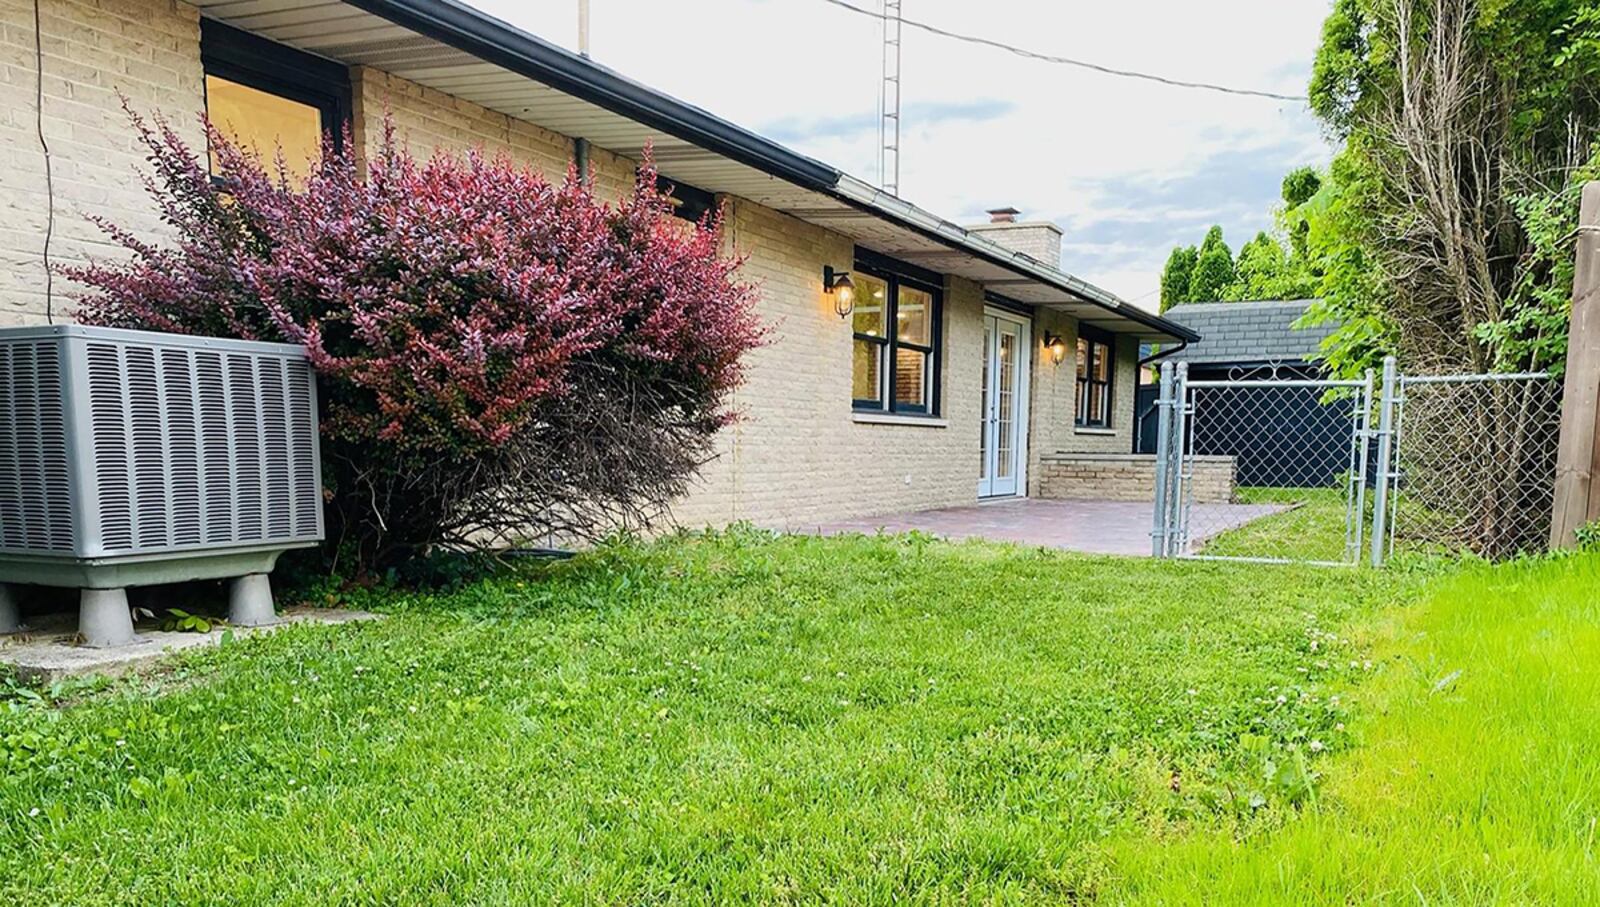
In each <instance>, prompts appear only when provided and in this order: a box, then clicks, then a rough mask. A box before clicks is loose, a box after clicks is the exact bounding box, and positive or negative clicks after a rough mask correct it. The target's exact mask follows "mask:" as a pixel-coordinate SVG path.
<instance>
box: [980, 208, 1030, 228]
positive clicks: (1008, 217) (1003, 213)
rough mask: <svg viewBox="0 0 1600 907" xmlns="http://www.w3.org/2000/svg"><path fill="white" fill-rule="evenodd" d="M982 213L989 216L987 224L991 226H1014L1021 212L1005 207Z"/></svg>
mask: <svg viewBox="0 0 1600 907" xmlns="http://www.w3.org/2000/svg"><path fill="white" fill-rule="evenodd" d="M984 213H985V214H987V215H989V223H991V224H1014V223H1016V222H1017V215H1018V214H1021V213H1022V212H1021V211H1018V210H1017V209H1016V208H1012V207H1010V206H1007V207H1004V208H990V209H989V210H988V211H985V212H984Z"/></svg>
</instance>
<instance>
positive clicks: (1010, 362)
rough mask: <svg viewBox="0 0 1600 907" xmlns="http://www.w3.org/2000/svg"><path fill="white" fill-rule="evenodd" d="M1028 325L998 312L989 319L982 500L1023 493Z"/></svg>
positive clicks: (982, 422) (990, 313) (980, 473)
mask: <svg viewBox="0 0 1600 907" xmlns="http://www.w3.org/2000/svg"><path fill="white" fill-rule="evenodd" d="M1029 349H1030V347H1029V344H1028V323H1027V321H1025V320H1023V319H1021V318H1019V317H1017V316H1014V315H1010V314H1007V313H1003V312H1000V311H998V310H994V309H990V310H986V311H985V312H984V316H983V378H982V384H983V394H982V409H981V410H980V411H979V417H980V418H979V424H980V425H981V427H982V428H981V431H980V435H981V440H980V442H979V444H980V447H981V449H982V453H983V455H982V457H981V463H980V466H979V467H978V497H980V498H992V497H1002V496H1005V495H1015V494H1020V493H1022V492H1023V491H1024V490H1025V489H1026V488H1027V485H1026V483H1025V481H1024V479H1023V475H1022V474H1023V470H1024V468H1025V466H1024V464H1025V463H1026V462H1027V458H1026V457H1025V456H1024V455H1023V448H1024V447H1025V446H1026V443H1027V437H1028V435H1027V425H1028V358H1029V356H1028V353H1029Z"/></svg>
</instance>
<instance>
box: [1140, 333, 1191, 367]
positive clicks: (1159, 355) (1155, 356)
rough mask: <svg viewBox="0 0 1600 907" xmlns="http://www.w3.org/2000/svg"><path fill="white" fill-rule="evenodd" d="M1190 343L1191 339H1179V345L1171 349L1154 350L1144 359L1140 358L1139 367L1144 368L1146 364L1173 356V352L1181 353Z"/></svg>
mask: <svg viewBox="0 0 1600 907" xmlns="http://www.w3.org/2000/svg"><path fill="white" fill-rule="evenodd" d="M1188 345H1189V341H1187V340H1179V341H1178V345H1177V346H1175V347H1173V348H1172V349H1170V350H1156V351H1155V352H1153V353H1151V354H1150V355H1148V356H1146V357H1144V358H1143V359H1140V360H1139V366H1138V367H1139V368H1144V367H1145V366H1147V365H1149V364H1151V363H1152V362H1159V361H1161V360H1162V359H1165V358H1167V357H1168V356H1171V355H1172V354H1173V353H1181V352H1183V351H1184V348H1186V347H1187V346H1188Z"/></svg>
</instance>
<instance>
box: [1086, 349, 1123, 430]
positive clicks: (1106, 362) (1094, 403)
mask: <svg viewBox="0 0 1600 907" xmlns="http://www.w3.org/2000/svg"><path fill="white" fill-rule="evenodd" d="M1115 369H1116V359H1115V356H1114V355H1113V353H1112V350H1111V337H1110V335H1108V334H1102V333H1100V332H1099V331H1096V330H1094V329H1093V328H1090V327H1086V326H1085V327H1080V329H1079V333H1078V401H1077V424H1078V425H1079V426H1080V427H1083V428H1109V427H1111V376H1112V374H1113V373H1114V372H1115Z"/></svg>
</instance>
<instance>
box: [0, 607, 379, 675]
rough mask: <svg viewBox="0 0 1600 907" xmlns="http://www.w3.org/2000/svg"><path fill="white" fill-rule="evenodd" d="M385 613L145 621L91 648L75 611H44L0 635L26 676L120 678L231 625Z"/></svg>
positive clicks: (297, 611) (249, 630)
mask: <svg viewBox="0 0 1600 907" xmlns="http://www.w3.org/2000/svg"><path fill="white" fill-rule="evenodd" d="M382 616H383V615H381V614H373V613H372V612H370V611H346V610H342V609H334V608H304V607H301V608H286V609H285V610H284V611H283V612H282V613H281V614H280V615H279V617H280V618H281V619H280V620H279V621H278V622H277V623H275V624H267V625H264V626H259V627H233V626H213V627H212V628H211V632H210V633H178V632H175V631H169V630H161V629H159V627H160V622H159V621H154V622H148V621H147V622H143V623H141V624H139V625H138V626H136V627H135V628H134V629H135V631H136V634H137V635H136V637H135V640H134V642H133V643H131V644H129V645H123V646H111V647H109V648H103V649H92V648H89V647H88V646H80V645H77V639H78V634H77V627H76V615H72V614H51V615H42V616H41V617H40V618H37V619H33V623H34V624H35V626H33V627H32V628H30V629H26V630H24V631H23V632H20V633H10V634H6V635H4V636H0V662H3V663H5V664H9V665H12V666H13V667H15V668H16V669H17V673H18V674H19V675H21V676H22V677H24V678H26V679H29V680H39V681H43V682H45V683H48V682H50V681H52V680H56V679H58V678H61V677H73V676H82V675H88V674H100V675H104V676H107V677H116V676H118V675H121V674H125V673H127V672H128V671H130V670H133V669H134V668H138V667H141V666H143V665H146V664H148V663H150V662H152V661H154V660H156V659H159V658H161V657H162V656H165V655H169V654H171V653H173V652H181V651H184V650H186V649H195V648H200V647H202V646H215V645H218V644H220V643H221V642H222V634H223V633H224V632H225V631H227V630H232V631H233V635H234V638H235V639H243V638H245V637H247V636H253V635H255V634H257V633H271V632H272V631H274V630H276V629H278V628H280V627H287V626H289V625H291V624H342V623H349V622H350V621H358V620H377V619H379V618H381V617H382Z"/></svg>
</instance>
